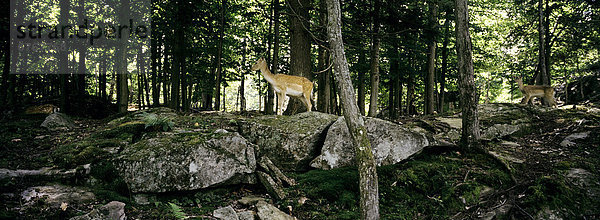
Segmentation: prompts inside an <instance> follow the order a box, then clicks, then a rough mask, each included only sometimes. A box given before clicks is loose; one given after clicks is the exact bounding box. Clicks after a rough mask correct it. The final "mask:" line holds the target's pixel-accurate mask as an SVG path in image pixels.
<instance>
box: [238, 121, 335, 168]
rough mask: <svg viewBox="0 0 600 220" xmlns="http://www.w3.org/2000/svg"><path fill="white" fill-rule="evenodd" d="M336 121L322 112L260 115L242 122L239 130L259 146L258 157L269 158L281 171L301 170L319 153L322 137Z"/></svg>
mask: <svg viewBox="0 0 600 220" xmlns="http://www.w3.org/2000/svg"><path fill="white" fill-rule="evenodd" d="M337 118H338V116H335V115H330V114H325V113H320V112H305V113H300V114H297V115H292V116H274V115H270V116H261V117H257V118H253V119H250V120H248V121H247V122H245V123H242V125H241V126H240V131H241V133H242V135H243V136H244V137H246V138H247V139H248V140H249V141H251V142H252V143H254V144H256V145H257V149H256V150H257V155H258V156H259V157H262V156H267V157H269V158H270V159H271V160H272V161H273V162H274V163H275V164H277V166H278V167H279V168H281V169H282V170H285V171H299V170H306V169H308V167H309V166H308V165H309V162H310V161H311V160H312V159H314V158H315V157H316V156H317V155H318V154H319V150H320V145H321V144H322V143H323V139H324V136H323V135H324V134H325V131H326V129H327V128H328V127H329V126H330V125H331V123H333V122H334V121H335V120H336V119H337Z"/></svg>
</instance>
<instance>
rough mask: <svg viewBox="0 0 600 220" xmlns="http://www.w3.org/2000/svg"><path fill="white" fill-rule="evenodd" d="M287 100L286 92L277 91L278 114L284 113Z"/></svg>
mask: <svg viewBox="0 0 600 220" xmlns="http://www.w3.org/2000/svg"><path fill="white" fill-rule="evenodd" d="M284 101H285V93H283V92H278V93H277V115H281V114H282V113H283V102H284Z"/></svg>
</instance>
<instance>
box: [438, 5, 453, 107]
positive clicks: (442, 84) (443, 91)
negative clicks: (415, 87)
mask: <svg viewBox="0 0 600 220" xmlns="http://www.w3.org/2000/svg"><path fill="white" fill-rule="evenodd" d="M444 33H445V34H444V43H442V71H441V74H440V100H439V108H438V109H439V111H440V113H443V112H444V102H445V100H444V98H445V97H444V96H445V95H446V73H447V71H448V41H449V38H450V12H446V22H445V23H444Z"/></svg>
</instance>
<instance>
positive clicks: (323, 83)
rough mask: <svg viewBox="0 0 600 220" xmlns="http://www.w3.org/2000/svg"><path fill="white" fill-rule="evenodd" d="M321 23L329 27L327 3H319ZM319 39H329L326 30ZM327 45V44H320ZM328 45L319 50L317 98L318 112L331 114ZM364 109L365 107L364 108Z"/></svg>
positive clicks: (322, 25)
mask: <svg viewBox="0 0 600 220" xmlns="http://www.w3.org/2000/svg"><path fill="white" fill-rule="evenodd" d="M319 23H320V26H321V27H325V26H326V25H327V5H326V4H325V1H320V2H319ZM319 37H320V39H321V40H324V39H325V38H326V37H327V30H326V29H325V28H322V29H320V31H319ZM319 43H321V44H325V42H324V41H323V42H319ZM325 48H328V45H321V46H319V50H318V53H319V54H318V62H319V68H318V69H319V70H320V71H321V72H320V73H319V76H318V77H319V87H318V92H317V94H318V97H317V110H318V111H320V112H325V113H329V111H330V109H329V103H330V102H331V98H330V96H331V88H330V87H331V83H330V79H331V76H330V72H331V71H329V69H327V68H329V52H328V51H327V50H326V49H325ZM363 107H364V106H363ZM363 109H364V108H363Z"/></svg>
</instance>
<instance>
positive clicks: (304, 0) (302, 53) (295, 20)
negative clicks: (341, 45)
mask: <svg viewBox="0 0 600 220" xmlns="http://www.w3.org/2000/svg"><path fill="white" fill-rule="evenodd" d="M288 3H289V5H290V14H289V15H288V18H289V20H290V75H296V76H303V77H306V78H307V79H308V80H312V72H311V70H312V62H311V60H310V40H311V38H310V35H309V33H308V30H307V29H308V28H310V23H309V22H308V19H310V15H309V9H310V7H311V0H293V1H288ZM304 111H306V106H304V104H303V103H302V102H301V101H300V100H299V99H297V98H292V99H290V101H289V103H288V106H287V109H286V110H285V112H284V114H285V115H293V114H296V113H298V112H304Z"/></svg>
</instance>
